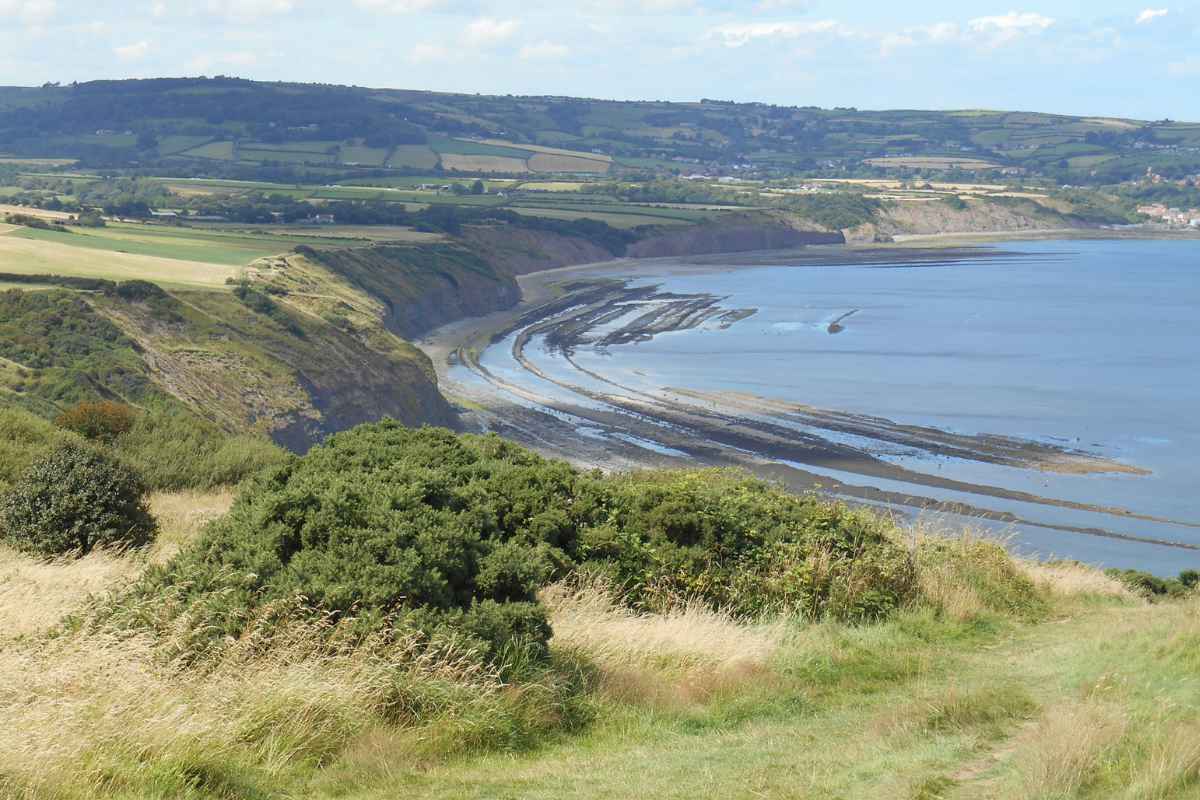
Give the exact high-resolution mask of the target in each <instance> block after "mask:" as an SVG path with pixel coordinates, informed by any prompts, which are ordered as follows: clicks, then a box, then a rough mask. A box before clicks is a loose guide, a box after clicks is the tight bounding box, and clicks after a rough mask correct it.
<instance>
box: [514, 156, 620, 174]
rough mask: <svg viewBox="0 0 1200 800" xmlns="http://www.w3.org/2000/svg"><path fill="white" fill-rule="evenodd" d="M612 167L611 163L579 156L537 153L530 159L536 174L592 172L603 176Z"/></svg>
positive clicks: (531, 166)
mask: <svg viewBox="0 0 1200 800" xmlns="http://www.w3.org/2000/svg"><path fill="white" fill-rule="evenodd" d="M611 167H612V162H610V161H598V160H596V159H593V158H581V157H579V156H562V155H551V154H549V153H537V154H535V155H534V156H533V158H531V159H529V168H530V169H531V170H533V171H534V172H591V173H595V174H597V175H603V174H606V173H607V172H608V170H609V169H610V168H611Z"/></svg>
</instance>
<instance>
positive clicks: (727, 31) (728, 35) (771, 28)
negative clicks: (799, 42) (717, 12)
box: [708, 19, 846, 47]
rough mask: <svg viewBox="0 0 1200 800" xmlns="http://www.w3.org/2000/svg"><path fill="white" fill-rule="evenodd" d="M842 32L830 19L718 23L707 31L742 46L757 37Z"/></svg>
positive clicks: (723, 41) (722, 39) (798, 37)
mask: <svg viewBox="0 0 1200 800" xmlns="http://www.w3.org/2000/svg"><path fill="white" fill-rule="evenodd" d="M831 33H832V34H844V33H846V29H845V28H844V27H843V26H842V24H841V23H839V22H837V21H836V20H832V19H825V20H817V21H814V22H750V23H744V24H729V25H719V26H717V27H715V28H713V29H711V30H710V31H709V32H708V36H709V38H710V39H715V40H717V41H719V42H720V43H721V44H723V45H725V46H726V47H744V46H745V45H748V44H750V43H751V42H753V41H755V40H757V39H802V38H805V37H809V36H820V35H823V34H831Z"/></svg>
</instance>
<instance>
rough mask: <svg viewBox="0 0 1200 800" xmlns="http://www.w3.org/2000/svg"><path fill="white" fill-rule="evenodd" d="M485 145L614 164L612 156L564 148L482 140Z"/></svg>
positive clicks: (501, 140)
mask: <svg viewBox="0 0 1200 800" xmlns="http://www.w3.org/2000/svg"><path fill="white" fill-rule="evenodd" d="M481 141H483V142H484V143H485V144H494V145H498V146H504V147H516V148H519V149H521V150H529V151H530V152H533V153H545V154H546V155H549V156H567V157H568V158H586V159H588V160H589V161H603V162H604V163H605V164H611V163H612V160H613V159H612V156H609V155H605V154H603V153H584V152H581V151H579V150H566V149H564V148H562V147H546V146H544V145H540V144H514V143H513V142H506V141H504V140H503V139H482V140H481Z"/></svg>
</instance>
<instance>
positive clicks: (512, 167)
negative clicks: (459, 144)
mask: <svg viewBox="0 0 1200 800" xmlns="http://www.w3.org/2000/svg"><path fill="white" fill-rule="evenodd" d="M442 166H443V167H445V168H446V169H448V170H458V171H459V172H528V171H529V166H528V165H527V164H526V162H525V161H523V160H522V159H519V158H510V157H508V156H486V155H467V154H461V153H443V154H442Z"/></svg>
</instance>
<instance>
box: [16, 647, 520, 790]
mask: <svg viewBox="0 0 1200 800" xmlns="http://www.w3.org/2000/svg"><path fill="white" fill-rule="evenodd" d="M327 633H328V631H323V630H319V629H318V626H313V625H307V626H305V625H296V626H294V627H293V628H291V629H290V630H287V631H285V632H284V633H283V634H278V633H276V634H275V635H274V636H273V638H272V644H271V647H269V648H264V647H262V642H261V641H259V640H258V639H256V637H255V636H253V635H251V636H247V637H244V638H243V639H242V640H240V641H237V642H232V643H230V644H229V645H228V646H227V647H226V648H225V649H224V651H223V652H222V653H221V654H220V655H219V656H217V657H216V658H214V659H213V661H212V662H211V663H207V664H205V665H203V666H202V668H197V667H196V666H191V667H188V668H183V667H180V666H179V665H176V664H171V663H163V662H162V660H161V659H160V658H159V657H158V655H159V653H160V652H161V649H160V647H159V644H158V643H156V642H153V641H152V640H150V639H149V638H142V637H128V636H118V635H115V634H113V633H109V632H103V631H101V632H95V633H90V634H77V635H71V636H65V637H62V638H59V639H54V640H48V641H46V640H43V641H36V642H34V641H30V642H25V643H19V644H15V645H12V646H8V647H5V648H4V649H3V650H0V718H2V719H4V720H5V724H4V725H3V726H2V727H0V795H3V796H6V797H8V796H12V797H31V798H32V797H44V796H66V797H95V796H106V795H110V794H113V793H117V792H120V791H123V790H126V789H137V788H138V787H136V786H133V787H131V786H128V785H127V784H129V783H136V782H139V781H144V782H146V783H150V784H152V785H156V786H160V787H163V788H165V789H166V791H165V792H164V793H163V795H162V796H172V793H171V791H170V788H171V785H172V782H173V781H174V782H179V781H181V780H182V781H183V782H184V784H185V785H186V782H187V781H189V780H194V779H195V776H196V775H197V774H198V773H219V774H217V775H213V774H209V775H208V777H207V778H206V780H207V781H209V782H212V781H215V780H220V781H223V782H233V781H235V780H236V776H237V773H238V772H239V771H241V772H245V773H247V774H251V773H253V774H258V775H265V776H266V777H267V778H270V777H271V776H276V775H280V774H282V773H283V772H284V771H285V770H287V769H290V768H293V767H295V766H296V765H298V764H310V765H316V764H321V763H326V762H328V761H329V760H330V759H332V758H333V757H334V756H335V755H337V754H338V753H339V752H340V751H341V749H342V748H343V747H345V746H346V745H347V744H348V743H350V742H351V741H352V740H353V739H354V738H355V737H356V736H358V735H360V734H362V733H363V732H365V731H368V730H371V729H372V728H374V727H375V726H377V725H380V724H382V723H383V722H384V721H385V720H388V721H391V722H393V723H397V722H399V723H400V724H403V723H404V720H405V718H406V717H408V718H413V717H414V716H415V713H413V712H414V710H416V711H420V712H423V713H436V712H437V711H438V710H439V709H438V703H439V700H442V701H445V702H446V703H447V704H450V705H452V704H454V703H458V704H460V705H470V704H472V703H476V704H478V703H481V702H486V701H487V699H488V698H491V697H494V696H495V695H496V694H497V693H499V692H501V691H502V689H503V686H502V684H501V683H500V682H499V681H498V680H497V679H496V677H495V675H494V674H491V673H490V672H488V671H486V670H483V669H482V668H481V667H478V666H475V665H474V664H473V662H471V661H469V660H467V659H458V658H455V657H453V656H449V655H447V654H446V653H439V652H431V651H428V650H424V649H422V648H421V647H420V644H419V642H418V640H416V639H415V638H410V639H404V640H402V641H400V642H399V643H395V644H392V645H389V646H387V647H386V648H372V647H362V648H354V649H347V650H344V651H338V650H334V651H332V652H331V651H330V649H329V648H328V647H327V645H326V643H327V642H328V636H327ZM446 686H449V687H452V689H451V691H450V692H448V693H445V692H443V694H442V695H441V696H440V697H439V696H438V695H437V691H438V690H439V687H446ZM175 772H178V773H180V775H182V776H183V777H182V778H181V777H180V775H176V774H174V773H175ZM3 779H7V780H8V782H9V785H8V786H5V785H4V784H3V782H2V781H3ZM238 796H241V795H240V794H239V795H238Z"/></svg>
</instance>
